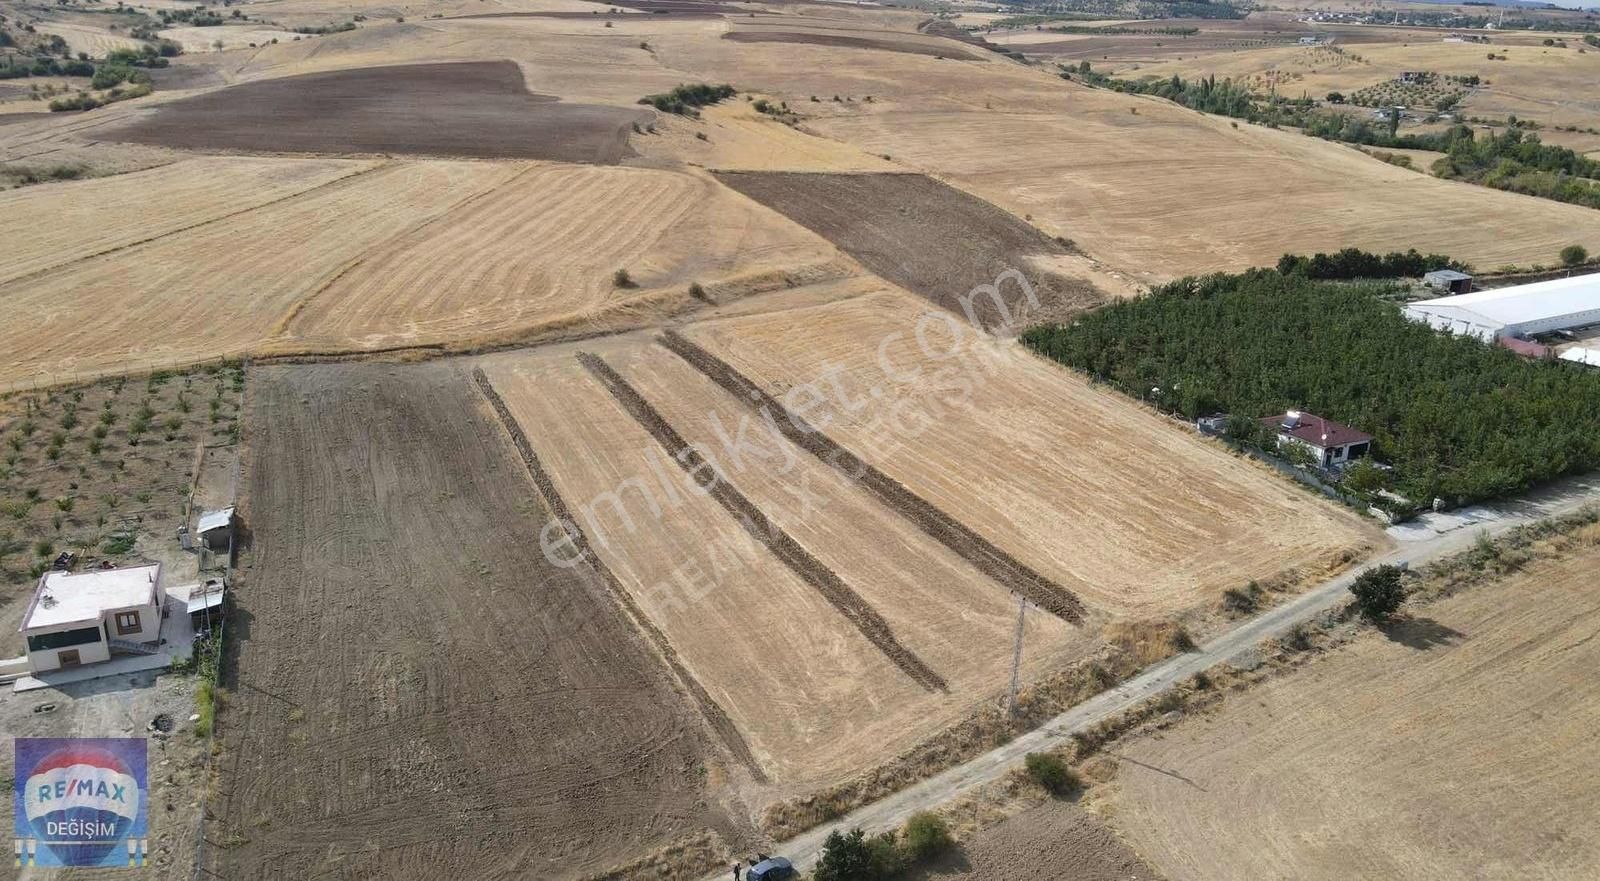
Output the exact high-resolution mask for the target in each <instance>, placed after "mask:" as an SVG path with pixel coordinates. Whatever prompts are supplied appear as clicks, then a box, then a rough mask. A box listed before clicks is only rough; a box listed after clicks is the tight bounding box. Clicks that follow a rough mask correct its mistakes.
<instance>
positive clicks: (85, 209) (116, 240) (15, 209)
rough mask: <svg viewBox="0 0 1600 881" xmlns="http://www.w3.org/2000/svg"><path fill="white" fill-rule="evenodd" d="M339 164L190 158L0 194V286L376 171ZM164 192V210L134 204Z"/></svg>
mask: <svg viewBox="0 0 1600 881" xmlns="http://www.w3.org/2000/svg"><path fill="white" fill-rule="evenodd" d="M372 167H373V164H372V163H370V162H356V161H342V160H335V159H259V158H252V157H244V156H239V157H226V158H223V157H200V158H193V159H184V160H181V161H178V162H173V163H171V164H168V165H163V166H161V167H159V168H153V169H150V170H148V171H138V172H133V173H131V174H123V175H117V176H115V177H106V178H99V179H96V180H86V181H79V182H75V183H72V184H70V185H64V186H54V187H46V188H38V187H35V188H32V189H21V190H15V191H11V192H7V193H3V194H0V240H4V241H5V243H6V261H5V265H4V267H3V268H0V284H4V283H6V282H10V281H12V280H14V279H16V278H19V277H21V276H25V275H34V274H39V273H43V272H47V271H49V270H51V269H61V268H65V267H67V266H70V265H71V264H74V263H79V262H81V261H84V260H87V259H88V258H90V257H94V256H96V255H100V254H107V253H110V252H112V251H117V250H121V249H124V248H128V247H130V246H133V245H137V244H140V243H143V242H149V241H153V240H155V239H159V238H162V237H163V236H169V235H172V234H173V233H176V232H180V231H183V230H189V229H194V228H196V227H200V226H204V225H206V224H208V223H215V222H218V221H220V220H224V219H225V218H228V217H230V216H232V215H236V214H242V213H244V212H247V211H251V210H254V209H259V208H261V207H262V206H265V205H269V204H272V203H274V202H279V201H282V200H284V199H288V198H290V197H293V196H297V195H301V194H304V193H307V192H309V191H311V190H315V189H318V188H321V187H326V186H328V185H330V184H332V183H334V182H335V181H338V180H340V179H342V178H345V177H348V176H351V175H354V174H357V173H360V172H362V171H367V170H370V169H371V168H372ZM152 194H159V198H160V204H161V210H160V211H153V212H152V211H142V210H138V209H137V208H136V207H135V206H137V205H139V204H141V203H142V202H144V201H146V200H148V199H149V198H151V196H152Z"/></svg>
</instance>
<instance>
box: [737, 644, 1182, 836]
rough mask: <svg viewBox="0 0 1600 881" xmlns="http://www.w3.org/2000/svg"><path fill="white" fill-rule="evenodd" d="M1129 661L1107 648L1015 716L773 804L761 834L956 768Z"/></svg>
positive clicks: (1111, 677) (796, 828)
mask: <svg viewBox="0 0 1600 881" xmlns="http://www.w3.org/2000/svg"><path fill="white" fill-rule="evenodd" d="M1179 630H1180V631H1181V628H1179ZM1129 657H1130V654H1129V653H1128V652H1126V651H1122V650H1120V649H1112V650H1111V651H1109V652H1108V657H1107V658H1106V659H1103V660H1102V659H1095V660H1089V661H1084V662H1082V663H1080V664H1076V665H1074V666H1072V667H1070V668H1068V669H1066V670H1061V671H1058V672H1056V673H1053V674H1051V675H1049V676H1047V677H1045V678H1044V679H1043V680H1041V681H1039V682H1037V683H1035V684H1034V685H1032V686H1030V687H1029V688H1027V689H1024V690H1023V691H1022V692H1020V693H1019V694H1018V695H1017V706H1016V712H1015V714H1014V715H1013V716H1011V717H1010V718H1007V716H1006V715H1005V713H1004V711H1003V710H1001V709H1000V708H999V707H986V708H984V709H982V710H980V711H978V712H977V713H974V714H973V715H971V716H968V717H967V718H966V719H963V720H962V721H960V722H958V723H956V724H955V725H953V726H951V727H949V728H946V729H945V730H944V731H942V732H939V733H938V734H935V735H934V736H932V737H930V738H928V739H927V740H924V741H923V742H922V743H919V744H917V745H916V746H914V747H912V748H911V749H910V750H909V751H907V752H905V753H903V754H901V755H899V756H897V757H895V758H894V759H891V760H890V761H888V762H886V763H884V764H882V765H879V766H878V767H876V768H872V769H870V770H868V771H865V772H863V773H861V774H858V775H857V776H855V777H853V778H851V779H850V780H847V781H845V782H843V783H839V784H836V785H834V786H831V787H829V788H827V789H824V790H821V791H820V792H816V793H812V794H810V795H806V796H802V797H800V798H795V799H790V800H789V801H784V802H778V803H776V804H773V805H771V806H769V807H768V808H767V809H766V811H764V812H763V814H762V817H761V830H762V831H763V832H765V833H766V834H768V835H770V836H772V837H773V838H777V839H780V840H781V839H785V838H790V837H793V836H795V835H798V834H799V833H801V832H804V831H805V830H807V829H810V828H812V827H814V826H817V825H819V824H822V823H826V822H828V821H830V820H834V819H837V818H838V817H842V816H844V815H845V814H847V813H849V812H850V811H852V810H854V809H855V808H857V807H860V806H861V805H864V804H867V803H869V802H872V801H875V800H877V799H879V798H882V797H883V796H885V795H888V794H890V793H892V792H898V791H899V790H901V789H904V788H905V787H907V786H910V785H911V784H913V783H916V782H917V781H919V780H923V779H926V778H928V777H931V776H933V775H934V774H937V773H939V772H940V771H943V770H944V769H946V768H950V767H954V766H955V765H959V764H961V763H962V762H964V761H966V760H968V759H970V758H972V757H973V756H976V755H979V754H980V753H983V752H986V751H988V750H990V749H993V748H994V747H996V746H999V745H1001V744H1003V743H1005V742H1007V741H1009V740H1010V739H1011V738H1012V737H1015V736H1016V735H1017V734H1018V733H1020V732H1023V731H1029V730H1032V729H1034V728H1037V727H1039V726H1040V725H1042V724H1044V722H1046V721H1047V720H1049V719H1051V718H1053V717H1055V716H1057V715H1059V714H1061V713H1063V712H1065V711H1066V710H1068V709H1070V708H1072V707H1074V706H1076V705H1078V704H1080V703H1082V702H1084V701H1086V700H1088V699H1089V698H1091V697H1094V696H1095V695H1097V694H1099V693H1100V692H1102V691H1105V690H1106V689H1107V688H1110V687H1111V686H1112V685H1114V684H1116V683H1117V682H1118V681H1120V680H1121V679H1122V678H1123V677H1125V676H1127V675H1128V674H1129V673H1132V672H1134V671H1135V670H1137V669H1138V667H1136V666H1133V665H1132V664H1131V663H1129V661H1128V660H1127V659H1128V658H1129ZM1108 664H1109V666H1108Z"/></svg>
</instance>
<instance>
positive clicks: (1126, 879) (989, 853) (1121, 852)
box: [915, 801, 1161, 881]
mask: <svg viewBox="0 0 1600 881" xmlns="http://www.w3.org/2000/svg"><path fill="white" fill-rule="evenodd" d="M915 877H917V878H922V877H924V876H921V875H918V876H915ZM926 877H927V878H940V879H943V878H960V879H965V881H1046V879H1058V878H1070V879H1071V881H1156V879H1159V878H1160V877H1161V876H1160V875H1158V874H1156V873H1155V871H1154V870H1152V869H1151V868H1150V867H1149V866H1147V865H1145V863H1144V862H1143V861H1142V860H1140V859H1139V857H1138V855H1137V854H1135V853H1134V852H1133V851H1131V850H1129V849H1128V846H1127V845H1126V844H1123V843H1122V842H1121V841H1120V840H1118V839H1117V836H1116V835H1114V834H1112V832H1111V831H1110V830H1109V829H1107V828H1106V827H1105V825H1103V824H1102V823H1101V822H1100V821H1099V820H1097V819H1095V817H1094V816H1093V815H1091V814H1089V813H1087V812H1086V811H1084V810H1083V809H1081V808H1079V807H1078V806H1077V805H1073V804H1067V803H1065V802H1054V801H1053V802H1048V803H1046V804H1043V805H1039V806H1038V807H1034V808H1030V809H1028V810H1026V811H1024V812H1022V813H1020V814H1018V815H1016V816H1014V817H1010V818H1008V819H1006V820H1004V821H1002V822H1001V823H999V824H997V825H995V826H992V827H990V828H988V829H984V830H982V831H981V832H978V833H977V834H975V835H973V836H972V837H970V838H966V839H963V840H962V841H961V843H960V846H959V847H958V848H957V849H956V850H955V851H953V852H952V853H951V854H949V855H948V856H946V857H944V858H942V859H939V860H936V861H934V863H933V864H932V865H930V866H929V867H928V869H927V874H926Z"/></svg>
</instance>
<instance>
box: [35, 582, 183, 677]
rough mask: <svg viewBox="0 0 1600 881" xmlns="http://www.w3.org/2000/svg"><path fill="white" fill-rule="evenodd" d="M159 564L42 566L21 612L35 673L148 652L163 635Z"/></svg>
mask: <svg viewBox="0 0 1600 881" xmlns="http://www.w3.org/2000/svg"><path fill="white" fill-rule="evenodd" d="M165 603H166V593H165V592H164V591H163V590H162V588H161V564H159V563H156V564H152V565H149V566H131V567H129V568H126V569H105V570H94V571H90V572H84V573H81V574H77V575H74V574H72V573H69V572H46V573H45V574H44V576H43V577H41V578H40V579H39V586H38V587H37V588H36V589H35V590H34V593H33V599H32V601H31V602H29V603H28V609H27V611H26V612H25V613H24V614H23V616H22V627H21V628H20V629H21V631H22V635H23V637H24V638H25V639H26V640H27V642H28V667H29V668H30V669H31V670H32V671H33V672H35V673H43V672H47V671H50V670H60V669H64V668H68V667H77V666H80V665H83V664H94V663H98V662H100V661H109V660H111V655H112V653H113V652H120V653H127V654H149V653H151V652H153V651H155V648H156V645H157V644H159V642H160V639H161V610H162V607H163V605H164V604H165Z"/></svg>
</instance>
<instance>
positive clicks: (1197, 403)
mask: <svg viewBox="0 0 1600 881" xmlns="http://www.w3.org/2000/svg"><path fill="white" fill-rule="evenodd" d="M1396 292H1397V286H1396V285H1394V284H1393V283H1387V282H1366V283H1357V284H1351V283H1338V282H1328V281H1319V280H1316V279H1312V278H1308V277H1306V276H1304V275H1300V274H1295V273H1291V274H1287V275H1286V274H1283V273H1279V272H1277V271H1274V270H1251V271H1249V272H1246V273H1243V274H1239V275H1212V276H1206V277H1203V278H1186V279H1182V280H1180V281H1177V282H1173V283H1171V284H1168V285H1165V286H1163V287H1160V288H1158V289H1156V290H1155V291H1154V292H1153V293H1152V294H1151V295H1149V296H1146V297H1141V298H1137V299H1134V300H1128V301H1123V302H1120V303H1115V304H1112V305H1109V306H1105V307H1103V308H1101V309H1098V310H1096V311H1094V312H1091V313H1088V314H1086V315H1083V316H1081V317H1079V318H1078V319H1076V320H1075V321H1074V322H1073V323H1071V324H1069V325H1064V326H1048V327H1040V328H1036V329H1033V330H1030V331H1028V332H1027V333H1025V334H1024V335H1023V341H1024V342H1025V343H1026V344H1027V345H1028V346H1029V347H1030V348H1032V349H1033V350H1034V351H1035V352H1037V353H1039V354H1041V355H1043V356H1045V357H1047V358H1051V359H1053V360H1055V361H1058V362H1060V363H1062V364H1065V365H1067V366H1069V367H1072V368H1074V369H1077V370H1081V371H1084V372H1085V373H1088V374H1089V375H1090V376H1092V377H1094V378H1095V379H1097V380H1100V381H1104V382H1108V383H1110V384H1112V385H1114V386H1115V387H1117V388H1118V389H1120V390H1121V391H1122V392H1124V393H1126V394H1128V395H1130V396H1133V397H1136V398H1139V399H1141V400H1145V401H1148V402H1150V403H1152V404H1154V405H1155V406H1157V407H1159V408H1161V409H1163V410H1166V411H1168V412H1173V413H1179V414H1182V415H1184V416H1187V417H1191V418H1193V417H1196V416H1199V415H1203V414H1208V413H1213V412H1218V411H1222V412H1228V413H1231V414H1235V416H1237V417H1239V418H1240V422H1241V423H1242V422H1244V421H1246V420H1245V419H1244V417H1265V416H1270V415H1273V414H1277V413H1282V412H1284V411H1286V410H1289V409H1295V408H1298V409H1304V410H1308V411H1310V412H1313V413H1316V414H1317V415H1320V416H1324V417H1326V418H1329V419H1333V420H1336V421H1339V422H1343V423H1346V424H1348V425H1350V426H1352V427H1355V428H1358V429H1360V430H1362V431H1366V432H1368V433H1370V434H1372V435H1373V436H1374V437H1375V438H1376V440H1375V443H1374V448H1375V454H1376V456H1377V457H1378V459H1379V460H1380V461H1385V462H1388V463H1390V464H1392V465H1393V468H1394V470H1393V473H1392V480H1393V485H1394V488H1395V489H1396V490H1398V491H1399V492H1400V493H1401V494H1402V495H1404V496H1406V497H1408V498H1410V499H1413V500H1416V501H1417V502H1420V503H1423V504H1426V503H1428V502H1430V501H1431V500H1432V499H1433V498H1435V497H1439V498H1443V499H1445V500H1446V501H1448V502H1451V503H1459V504H1464V503H1469V502H1474V501H1479V500H1483V499H1490V498H1495V497H1498V496H1504V495H1507V494H1510V493H1515V492H1518V491H1521V490H1524V489H1526V488H1528V487H1530V486H1533V485H1535V484H1538V483H1540V482H1543V481H1547V480H1550V479H1553V478H1556V477H1560V476H1563V475H1567V474H1575V473H1580V472H1584V471H1589V470H1593V469H1595V468H1597V467H1600V372H1596V371H1591V370H1586V369H1583V368H1579V367H1575V366H1573V365H1568V364H1564V363H1561V362H1552V361H1535V360H1529V359H1526V358H1522V357H1520V356H1518V355H1515V354H1513V353H1511V352H1509V351H1507V350H1505V349H1502V348H1499V347H1494V346H1490V345H1487V344H1485V343H1482V342H1480V341H1478V340H1476V339H1473V338H1468V337H1457V336H1451V335H1449V334H1445V333H1441V332H1437V331H1435V330H1433V329H1432V328H1430V327H1428V326H1426V325H1424V324H1419V323H1416V322H1412V321H1408V320H1406V319H1405V318H1404V317H1403V316H1402V315H1401V314H1400V310H1399V308H1398V307H1397V306H1396V305H1394V304H1393V303H1392V302H1388V301H1387V300H1385V299H1384V298H1385V297H1386V296H1389V295H1392V294H1394V293H1396Z"/></svg>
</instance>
